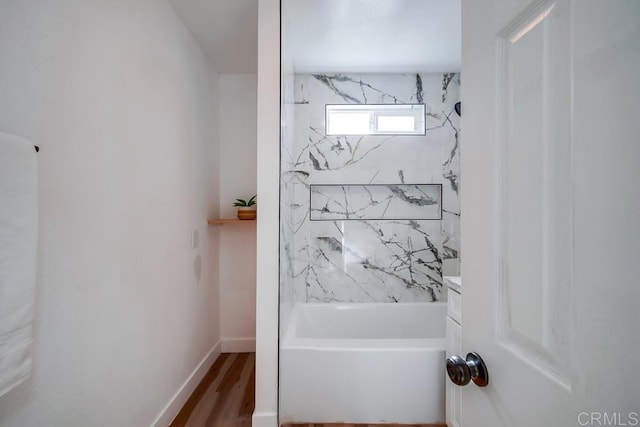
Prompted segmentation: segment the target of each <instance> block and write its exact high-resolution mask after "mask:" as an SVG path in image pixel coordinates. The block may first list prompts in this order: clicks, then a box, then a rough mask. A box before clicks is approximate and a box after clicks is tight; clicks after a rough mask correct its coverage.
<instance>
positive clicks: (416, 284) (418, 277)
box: [280, 73, 460, 302]
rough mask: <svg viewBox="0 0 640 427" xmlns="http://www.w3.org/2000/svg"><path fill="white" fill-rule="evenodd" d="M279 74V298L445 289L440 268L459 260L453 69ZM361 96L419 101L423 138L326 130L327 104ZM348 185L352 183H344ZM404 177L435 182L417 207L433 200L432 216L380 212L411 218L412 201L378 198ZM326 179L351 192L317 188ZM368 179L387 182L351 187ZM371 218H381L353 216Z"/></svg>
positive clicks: (433, 294)
mask: <svg viewBox="0 0 640 427" xmlns="http://www.w3.org/2000/svg"><path fill="white" fill-rule="evenodd" d="M285 83H286V85H285V86H284V90H285V92H286V93H285V96H284V98H283V99H285V100H286V106H285V109H284V111H283V125H282V126H283V129H282V143H281V252H280V254H281V257H286V258H287V260H286V262H281V280H282V282H281V286H282V287H285V288H287V290H286V291H284V290H283V295H286V297H285V298H286V299H287V300H288V301H290V300H291V299H292V298H295V300H296V301H297V302H318V301H324V302H373V301H375V302H393V301H431V300H440V299H443V298H445V296H444V294H443V293H442V292H441V283H442V279H441V276H442V271H443V268H446V269H447V271H454V270H455V269H459V260H458V257H459V215H460V207H459V202H458V179H459V167H460V164H459V162H460V149H459V145H458V138H459V132H460V126H459V123H460V117H459V116H458V115H457V114H456V113H455V111H454V106H455V104H456V103H457V102H458V101H459V87H460V77H459V74H456V73H444V74H315V75H311V74H307V75H295V77H294V78H293V82H292V81H291V79H290V78H288V79H287V81H286V82H285ZM365 103H369V104H403V103H411V104H415V103H423V104H425V106H426V115H427V118H426V127H427V131H426V135H414V136H406V135H403V136H383V135H370V136H347V137H344V136H327V135H326V134H325V105H326V104H365ZM353 183H359V184H362V185H363V187H360V190H357V189H355V188H353V187H350V188H348V189H347V188H346V187H344V184H353ZM409 183H423V184H439V185H441V193H440V194H439V199H438V206H437V207H436V205H435V204H433V205H426V206H421V207H419V209H422V208H424V209H427V208H430V209H438V210H439V211H441V218H442V219H441V220H427V221H424V220H398V221H395V220H392V219H390V218H391V215H389V214H390V213H391V212H394V216H396V215H401V216H399V217H400V218H414V217H415V216H414V215H416V213H415V209H418V207H417V206H415V205H413V204H411V203H405V205H406V206H404V207H403V203H399V204H397V205H396V202H398V201H399V200H402V198H401V197H398V198H391V199H386V197H387V196H389V193H391V194H393V192H391V190H390V188H391V187H389V186H388V185H391V186H396V187H399V188H402V186H403V185H405V186H409V185H408V184H409ZM328 184H331V185H337V186H338V187H337V188H338V189H339V190H340V191H343V190H344V191H348V192H349V193H350V195H351V196H353V197H350V198H349V200H350V201H349V203H348V204H345V203H344V199H340V198H339V197H338V198H336V197H335V196H336V194H335V193H334V192H331V191H329V192H328V194H327V191H325V190H326V188H325V186H326V185H328ZM369 184H385V185H387V187H386V189H384V190H383V191H382V192H381V193H380V194H375V193H371V195H369V194H368V193H367V192H366V191H364V190H362V188H367V186H368V185H369ZM340 187H344V189H343V188H340ZM382 188H385V187H384V186H383V187H382ZM332 189H333V190H335V189H336V188H334V187H332ZM329 190H331V188H330V189H329ZM358 191H359V192H358ZM312 192H314V195H313V198H314V199H313V202H312V201H311V197H310V194H312ZM411 194H412V197H413V196H414V194H413V193H411ZM418 199H420V198H418ZM372 202H376V203H372ZM387 202H388V205H389V206H388V209H387V210H386V211H385V209H384V207H385V203H387ZM332 212H333V213H332ZM420 212H421V211H420ZM332 215H335V216H337V217H342V216H341V215H344V216H346V215H348V216H349V219H350V220H349V221H342V220H335V219H334V217H332ZM379 215H381V216H379ZM418 215H419V217H421V218H422V217H424V216H421V215H423V214H422V213H419V214H418ZM354 217H356V218H359V219H355V220H354V219H353V218H354ZM378 217H380V218H383V219H380V220H377V219H372V220H363V219H362V218H378ZM438 217H440V216H438ZM385 218H386V219H385ZM318 219H321V220H323V221H316V220H318Z"/></svg>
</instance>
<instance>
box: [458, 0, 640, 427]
mask: <svg viewBox="0 0 640 427" xmlns="http://www.w3.org/2000/svg"><path fill="white" fill-rule="evenodd" d="M462 73H463V76H464V82H463V87H462V103H463V104H464V115H463V117H462V124H461V126H462V141H461V144H462V146H463V150H464V157H463V159H462V165H461V172H462V174H461V186H460V188H461V210H462V212H464V214H463V215H462V217H461V219H462V225H461V227H462V231H461V233H462V245H463V246H462V250H461V252H462V253H463V254H464V259H463V263H462V276H463V283H464V286H465V287H464V291H463V292H464V295H465V297H464V299H463V315H464V317H465V323H464V327H463V328H462V350H463V351H462V352H463V356H464V354H466V353H467V352H471V351H476V352H478V353H480V355H481V356H482V357H483V358H484V360H485V362H486V364H487V366H488V368H489V373H490V384H489V386H488V387H486V388H482V389H481V388H477V387H475V386H473V385H470V386H466V387H464V388H463V389H462V394H463V396H462V399H463V401H464V408H463V412H462V424H461V425H462V426H463V427H483V426H487V427H488V426H492V427H493V426H505V427H518V426H536V427H538V426H543V425H545V426H557V427H564V426H574V425H640V423H636V424H633V422H634V420H638V419H640V417H639V416H638V412H639V411H640V408H639V407H638V402H640V393H639V392H638V388H637V384H638V383H639V382H640V375H639V374H638V370H636V369H623V368H622V367H624V366H628V363H629V357H633V356H631V355H634V354H638V352H640V339H639V338H638V337H639V336H640V334H638V333H637V331H636V328H637V326H638V325H640V315H639V314H638V313H639V312H640V310H638V309H637V307H638V306H639V305H640V287H639V286H636V285H635V283H637V277H640V268H639V267H638V266H639V265H640V243H639V242H640V226H639V225H638V223H637V222H638V218H640V189H639V188H638V184H639V183H640V167H638V165H637V163H638V162H640V142H638V141H639V137H638V135H640V120H639V119H638V118H637V117H636V116H637V114H636V113H635V111H636V110H637V108H636V107H635V104H636V103H637V102H638V100H640V84H639V82H638V75H639V74H640V2H638V1H636V0H611V1H606V2H604V1H602V0H574V1H570V0H556V1H548V0H546V1H543V0H540V1H531V0H529V1H518V0H511V1H509V0H492V1H486V2H478V1H475V0H463V61H462ZM633 307H635V308H633ZM612 421H615V422H616V423H617V424H611V422H612ZM585 422H586V423H585ZM607 422H609V424H607ZM623 422H626V423H627V424H623ZM599 423H600V424H599Z"/></svg>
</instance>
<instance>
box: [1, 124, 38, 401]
mask: <svg viewBox="0 0 640 427" xmlns="http://www.w3.org/2000/svg"><path fill="white" fill-rule="evenodd" d="M37 248H38V170H37V162H36V152H35V149H34V146H33V144H31V142H29V141H28V140H26V139H24V138H21V137H19V136H15V135H9V134H7V133H3V132H0V396H2V395H3V394H6V393H8V392H9V391H11V390H12V389H14V388H15V387H17V386H19V385H20V384H22V383H23V382H24V381H25V380H26V379H27V378H28V376H29V374H30V372H31V346H32V343H33V338H32V333H31V323H32V320H33V304H34V299H35V284H36V256H37Z"/></svg>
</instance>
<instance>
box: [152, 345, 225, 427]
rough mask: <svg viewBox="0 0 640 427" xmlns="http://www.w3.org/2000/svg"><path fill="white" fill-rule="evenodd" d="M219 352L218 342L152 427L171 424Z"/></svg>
mask: <svg viewBox="0 0 640 427" xmlns="http://www.w3.org/2000/svg"><path fill="white" fill-rule="evenodd" d="M221 352H222V344H221V342H220V341H218V342H217V343H216V345H215V346H214V347H213V348H212V349H211V350H210V351H209V353H207V355H206V356H205V357H204V359H202V360H201V361H200V363H199V364H198V366H196V369H194V370H193V372H192V373H191V375H189V378H187V380H186V381H185V382H184V384H182V386H181V387H180V388H179V389H178V391H177V392H176V394H174V395H173V397H172V398H171V400H170V401H169V403H167V405H166V406H165V407H164V408H163V409H162V412H160V415H158V417H157V418H156V419H155V421H154V422H153V423H152V424H151V426H152V427H167V426H168V425H169V424H171V422H172V421H173V419H174V418H175V417H176V415H178V412H180V409H182V407H183V406H184V404H185V403H186V401H187V399H189V396H191V394H192V393H193V391H194V390H195V388H196V387H197V386H198V384H200V381H202V378H203V377H204V375H205V374H206V373H207V371H208V370H209V368H211V365H213V362H215V360H216V359H217V358H218V356H219V355H220V353H221Z"/></svg>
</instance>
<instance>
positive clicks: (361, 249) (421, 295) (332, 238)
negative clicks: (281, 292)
mask: <svg viewBox="0 0 640 427" xmlns="http://www.w3.org/2000/svg"><path fill="white" fill-rule="evenodd" d="M441 240H442V239H441V237H440V226H439V224H437V223H436V222H433V221H329V222H314V223H312V224H311V227H310V239H309V243H310V244H309V248H308V250H309V271H308V274H307V277H306V286H307V288H308V294H307V300H308V301H309V302H414V301H437V300H442V299H443V298H444V293H443V287H442V269H441V266H442V259H441V257H440V253H441V251H442V241H441Z"/></svg>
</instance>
